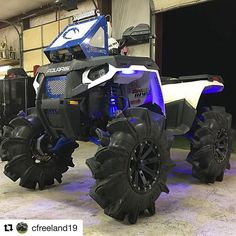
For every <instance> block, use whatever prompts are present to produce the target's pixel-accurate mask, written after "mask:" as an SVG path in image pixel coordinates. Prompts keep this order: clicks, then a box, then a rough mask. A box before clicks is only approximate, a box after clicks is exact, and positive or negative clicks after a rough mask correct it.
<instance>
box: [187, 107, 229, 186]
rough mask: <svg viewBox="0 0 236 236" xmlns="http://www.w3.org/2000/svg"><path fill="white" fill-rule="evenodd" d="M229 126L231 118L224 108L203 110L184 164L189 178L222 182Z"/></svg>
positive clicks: (227, 148)
mask: <svg viewBox="0 0 236 236" xmlns="http://www.w3.org/2000/svg"><path fill="white" fill-rule="evenodd" d="M231 123H232V116H231V115H230V114H229V113H227V112H226V111H225V108H224V107H212V108H206V109H205V111H204V112H203V113H202V114H201V115H200V116H199V117H198V118H197V120H196V122H195V125H194V127H193V128H194V132H193V137H192V140H191V147H190V153H189V155H188V157H187V161H188V162H189V163H190V164H191V165H192V175H193V177H195V178H197V179H199V180H200V181H201V182H204V183H214V182H215V181H223V178H224V172H225V169H230V163H229V161H230V155H231V152H232V140H233V133H234V131H233V130H232V129H231Z"/></svg>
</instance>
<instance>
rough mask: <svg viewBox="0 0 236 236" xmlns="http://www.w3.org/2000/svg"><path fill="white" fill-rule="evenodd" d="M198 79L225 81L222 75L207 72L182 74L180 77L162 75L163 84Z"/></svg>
mask: <svg viewBox="0 0 236 236" xmlns="http://www.w3.org/2000/svg"><path fill="white" fill-rule="evenodd" d="M198 80H208V81H213V80H216V81H218V82H221V83H222V82H223V79H222V77H221V76H218V75H207V74H206V75H190V76H180V77H178V78H173V77H167V76H163V77H161V82H162V84H176V83H184V82H192V81H198Z"/></svg>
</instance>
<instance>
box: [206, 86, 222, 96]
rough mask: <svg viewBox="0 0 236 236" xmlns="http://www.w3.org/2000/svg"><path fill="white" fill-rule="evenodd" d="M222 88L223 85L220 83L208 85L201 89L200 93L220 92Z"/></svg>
mask: <svg viewBox="0 0 236 236" xmlns="http://www.w3.org/2000/svg"><path fill="white" fill-rule="evenodd" d="M223 90H224V87H223V86H220V85H210V86H207V87H206V88H204V90H203V91H202V94H204V95H205V94H211V93H219V92H222V91H223Z"/></svg>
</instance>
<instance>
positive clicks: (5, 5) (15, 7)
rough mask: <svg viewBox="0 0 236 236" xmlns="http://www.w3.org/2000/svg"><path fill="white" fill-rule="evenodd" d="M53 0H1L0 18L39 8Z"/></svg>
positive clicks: (3, 18) (53, 0)
mask: <svg viewBox="0 0 236 236" xmlns="http://www.w3.org/2000/svg"><path fill="white" fill-rule="evenodd" d="M53 2H55V0H20V1H19V0H5V1H1V7H0V19H1V20H6V19H8V18H11V17H14V16H18V15H21V14H24V13H26V12H28V11H30V10H34V9H37V8H40V7H42V6H45V5H47V4H48V3H53Z"/></svg>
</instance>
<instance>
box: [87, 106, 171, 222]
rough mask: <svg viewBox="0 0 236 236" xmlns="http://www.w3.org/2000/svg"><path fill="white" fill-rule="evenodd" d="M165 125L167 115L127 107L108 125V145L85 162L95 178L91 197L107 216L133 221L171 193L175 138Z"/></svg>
mask: <svg viewBox="0 0 236 236" xmlns="http://www.w3.org/2000/svg"><path fill="white" fill-rule="evenodd" d="M164 127H165V118H164V117H163V116H162V115H160V114H156V113H153V112H151V111H148V110H147V109H145V108H132V109H128V110H126V111H125V112H124V116H123V117H118V118H115V119H114V120H112V121H111V122H110V123H109V124H108V126H107V130H108V133H106V136H105V137H104V139H103V140H106V142H103V143H107V145H104V146H103V147H101V148H99V149H98V152H97V153H96V155H95V156H94V157H93V158H90V159H88V160H87V161H86V163H87V165H88V166H89V168H90V170H91V171H92V174H93V177H94V178H95V179H96V184H95V185H94V186H93V187H92V189H91V191H90V196H91V197H92V198H93V199H94V200H95V201H96V202H97V203H98V204H99V205H100V206H101V207H102V208H103V209H104V213H105V214H106V215H108V216H111V217H113V218H115V219H117V220H124V218H125V217H126V216H127V218H128V221H129V222H130V223H131V224H134V223H136V221H137V218H138V216H139V215H140V213H142V212H144V211H146V210H147V211H148V212H149V214H150V215H153V214H155V201H156V199H157V198H158V197H159V196H160V194H161V192H166V193H168V192H169V190H168V188H167V186H166V181H167V174H168V172H169V170H170V168H171V167H172V166H173V163H172V161H171V159H170V147H171V143H172V138H171V137H167V135H166V132H165V130H164ZM100 133H102V132H100Z"/></svg>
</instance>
